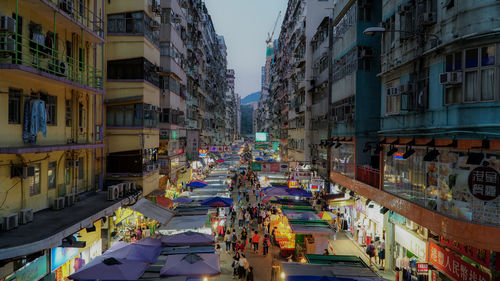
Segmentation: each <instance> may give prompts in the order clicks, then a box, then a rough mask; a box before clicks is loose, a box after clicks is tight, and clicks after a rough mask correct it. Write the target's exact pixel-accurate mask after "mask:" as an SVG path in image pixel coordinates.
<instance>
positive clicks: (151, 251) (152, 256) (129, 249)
mask: <svg viewBox="0 0 500 281" xmlns="http://www.w3.org/2000/svg"><path fill="white" fill-rule="evenodd" d="M160 252H161V246H160V245H158V246H150V245H143V244H139V243H132V244H129V245H127V246H125V247H121V248H119V249H116V250H114V251H111V252H109V251H107V252H106V253H104V254H103V256H104V257H107V258H110V257H113V258H117V259H127V260H132V261H140V262H148V263H154V262H155V261H156V260H157V259H158V256H159V255H160Z"/></svg>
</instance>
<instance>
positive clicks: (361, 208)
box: [351, 197, 385, 246]
mask: <svg viewBox="0 0 500 281" xmlns="http://www.w3.org/2000/svg"><path fill="white" fill-rule="evenodd" d="M354 208H355V210H356V212H355V219H354V227H353V228H352V231H351V233H352V234H353V238H354V240H355V241H356V242H357V243H358V244H359V245H360V246H366V245H368V244H370V242H376V241H379V240H381V239H384V234H385V230H384V214H383V213H382V212H381V209H382V207H381V206H380V205H379V204H377V203H375V202H373V201H371V200H370V199H366V198H364V197H361V198H359V199H358V200H356V205H355V207H354Z"/></svg>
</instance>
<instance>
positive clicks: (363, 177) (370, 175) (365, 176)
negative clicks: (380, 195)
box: [356, 165, 380, 188]
mask: <svg viewBox="0 0 500 281" xmlns="http://www.w3.org/2000/svg"><path fill="white" fill-rule="evenodd" d="M356 179H357V180H358V181H360V182H363V183H366V184H368V185H371V186H373V187H376V188H380V170H378V169H374V168H371V167H369V166H360V165H356Z"/></svg>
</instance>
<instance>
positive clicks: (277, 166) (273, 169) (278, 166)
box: [270, 163, 280, 173]
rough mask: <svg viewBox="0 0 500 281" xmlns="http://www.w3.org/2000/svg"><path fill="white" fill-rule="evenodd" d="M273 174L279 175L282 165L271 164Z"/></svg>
mask: <svg viewBox="0 0 500 281" xmlns="http://www.w3.org/2000/svg"><path fill="white" fill-rule="evenodd" d="M270 165H271V172H272V173H279V172H280V163H271V164H270Z"/></svg>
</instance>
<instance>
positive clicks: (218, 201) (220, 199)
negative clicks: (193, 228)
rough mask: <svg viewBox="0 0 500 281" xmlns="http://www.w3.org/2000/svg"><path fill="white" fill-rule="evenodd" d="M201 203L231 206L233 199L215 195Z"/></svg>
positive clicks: (214, 205) (212, 205)
mask: <svg viewBox="0 0 500 281" xmlns="http://www.w3.org/2000/svg"><path fill="white" fill-rule="evenodd" d="M200 204H201V205H202V206H211V207H231V205H233V199H231V198H224V197H219V196H215V197H212V198H207V199H205V200H203V201H202V202H201V203H200Z"/></svg>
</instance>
